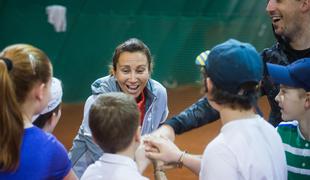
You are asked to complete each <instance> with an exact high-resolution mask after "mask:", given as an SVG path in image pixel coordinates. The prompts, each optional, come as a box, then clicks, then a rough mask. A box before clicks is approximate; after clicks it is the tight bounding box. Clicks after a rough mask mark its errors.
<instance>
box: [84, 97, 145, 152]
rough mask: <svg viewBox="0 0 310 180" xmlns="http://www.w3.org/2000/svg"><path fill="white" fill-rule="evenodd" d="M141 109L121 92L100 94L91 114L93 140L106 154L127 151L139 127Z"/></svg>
mask: <svg viewBox="0 0 310 180" xmlns="http://www.w3.org/2000/svg"><path fill="white" fill-rule="evenodd" d="M139 113H140V112H139V109H138V107H137V103H136V101H135V99H134V98H133V97H132V96H130V95H127V94H124V93H121V92H111V93H106V94H100V95H98V97H97V98H96V100H95V102H94V103H93V104H92V106H91V108H90V112H89V127H90V129H91V132H92V135H93V138H94V139H95V141H96V142H97V144H98V145H99V146H100V147H101V149H102V150H103V151H104V152H107V153H117V152H119V151H122V150H125V149H126V148H127V147H128V146H129V145H130V143H131V142H132V139H133V137H134V135H135V133H136V131H137V128H138V126H139V115H140V114H139Z"/></svg>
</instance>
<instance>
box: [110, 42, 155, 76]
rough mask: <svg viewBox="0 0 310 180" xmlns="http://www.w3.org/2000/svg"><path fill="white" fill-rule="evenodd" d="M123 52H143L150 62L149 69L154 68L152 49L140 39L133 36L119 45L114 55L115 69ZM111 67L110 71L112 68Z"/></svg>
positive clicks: (113, 65) (113, 64) (113, 66)
mask: <svg viewBox="0 0 310 180" xmlns="http://www.w3.org/2000/svg"><path fill="white" fill-rule="evenodd" d="M123 52H142V53H143V54H145V56H146V58H147V62H148V68H149V71H150V72H152V69H153V59H152V56H151V51H150V49H149V48H148V47H147V46H146V45H145V44H144V43H143V42H142V41H141V40H139V39H137V38H131V39H128V40H127V41H125V42H123V43H122V44H120V45H118V46H117V47H116V49H115V51H114V53H113V56H112V67H111V68H113V70H114V71H116V65H117V63H118V59H119V56H120V55H121V54H122V53H123ZM111 68H110V71H111V70H112V69H111Z"/></svg>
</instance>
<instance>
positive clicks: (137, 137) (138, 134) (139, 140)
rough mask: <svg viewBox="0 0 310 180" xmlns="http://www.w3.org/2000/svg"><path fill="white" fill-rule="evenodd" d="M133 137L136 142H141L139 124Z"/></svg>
mask: <svg viewBox="0 0 310 180" xmlns="http://www.w3.org/2000/svg"><path fill="white" fill-rule="evenodd" d="M134 139H135V141H136V142H138V143H141V126H139V127H138V128H137V130H136V133H135V136H134Z"/></svg>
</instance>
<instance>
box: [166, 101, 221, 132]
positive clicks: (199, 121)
mask: <svg viewBox="0 0 310 180" xmlns="http://www.w3.org/2000/svg"><path fill="white" fill-rule="evenodd" d="M219 118H220V115H219V113H218V112H217V111H216V110H215V109H213V108H212V107H211V105H210V104H209V102H208V99H207V98H201V99H199V100H198V101H197V102H196V103H195V104H193V105H191V106H190V107H188V108H187V109H185V110H184V111H183V112H181V113H180V114H178V115H176V116H174V117H172V118H171V119H168V120H166V122H165V123H164V124H167V125H170V126H171V127H172V128H173V129H174V132H175V133H176V134H182V133H183V132H187V131H189V130H191V129H194V128H198V127H201V126H203V125H205V124H208V123H211V122H213V121H215V120H217V119H219Z"/></svg>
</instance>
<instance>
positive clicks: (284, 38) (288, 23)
mask: <svg viewBox="0 0 310 180" xmlns="http://www.w3.org/2000/svg"><path fill="white" fill-rule="evenodd" d="M266 11H267V13H268V14H269V16H270V18H271V21H272V26H273V30H274V34H275V37H276V39H277V42H276V43H275V44H274V45H273V46H272V47H270V48H267V49H264V50H263V51H262V53H261V56H262V58H263V60H264V62H265V63H266V62H269V63H274V64H280V65H287V64H290V63H292V62H294V61H295V60H297V59H300V58H304V57H310V28H309V27H310V0H282V1H277V0H268V4H267V7H266ZM204 53H205V52H204ZM202 54H203V53H202ZM202 54H201V55H202ZM197 58H199V56H198V57H197ZM205 59H206V58H205ZM196 62H197V60H196ZM200 63H201V61H200ZM201 65H203V64H201ZM261 91H262V95H266V96H267V98H268V102H269V104H270V108H271V112H270V115H269V122H270V123H271V124H272V125H273V126H277V125H278V124H279V123H280V122H281V121H282V119H281V113H280V108H279V106H278V105H277V103H276V102H275V100H274V98H275V96H276V95H277V94H278V92H279V86H278V85H277V84H274V83H273V82H272V81H271V80H270V78H269V75H268V72H267V70H266V68H265V72H264V78H263V80H262V84H261ZM217 119H219V114H218V112H216V111H215V110H214V109H213V108H212V107H211V106H210V104H209V103H208V100H207V99H206V98H202V99H200V100H199V101H198V102H196V103H195V104H193V105H192V106H190V107H189V108H187V109H185V110H184V111H183V112H181V113H180V114H178V115H176V116H174V117H172V118H171V119H168V120H167V121H166V122H165V124H164V125H162V127H161V128H159V129H158V131H157V133H159V134H162V135H163V136H166V137H168V138H170V139H172V140H173V139H174V136H175V134H181V133H183V132H186V131H189V130H191V129H194V128H197V127H200V126H202V125H204V124H208V123H210V122H213V121H215V120H217Z"/></svg>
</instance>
